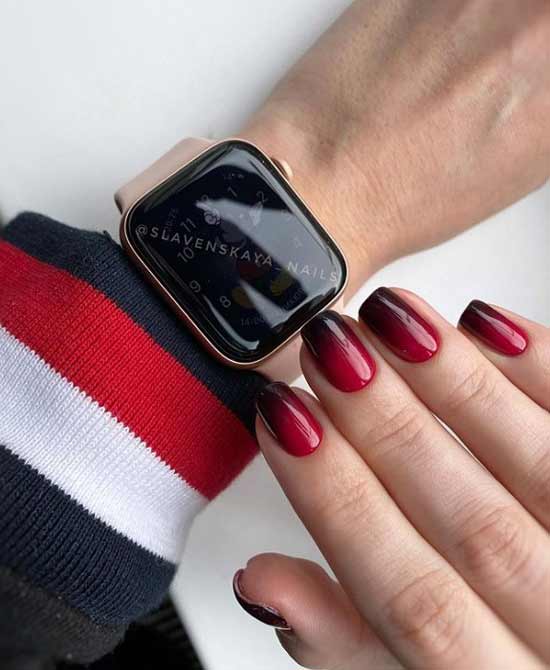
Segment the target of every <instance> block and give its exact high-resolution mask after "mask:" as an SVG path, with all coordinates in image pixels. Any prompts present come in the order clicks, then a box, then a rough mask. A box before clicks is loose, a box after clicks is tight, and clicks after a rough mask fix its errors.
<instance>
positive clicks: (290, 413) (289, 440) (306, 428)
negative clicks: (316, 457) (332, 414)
mask: <svg viewBox="0 0 550 670" xmlns="http://www.w3.org/2000/svg"><path fill="white" fill-rule="evenodd" d="M256 407H257V409H258V414H259V415H260V417H261V418H262V420H263V422H264V423H265V425H266V427H267V428H268V430H269V432H270V433H271V434H272V435H273V437H274V438H275V439H276V440H277V441H278V442H279V444H280V445H281V446H282V447H283V449H284V450H285V451H287V452H288V453H289V454H292V455H293V456H308V455H309V454H311V453H313V452H314V451H315V450H316V449H317V447H318V446H319V444H321V439H322V437H323V429H322V428H321V426H320V424H319V422H318V421H317V419H316V418H315V417H314V416H313V414H312V413H311V412H310V411H309V409H308V408H307V407H306V406H305V405H304V403H303V402H302V401H301V400H300V398H298V396H297V395H296V394H295V393H294V391H292V389H290V387H288V386H287V385H286V384H283V383H282V382H274V383H272V384H268V385H267V386H266V387H264V389H263V390H262V391H260V393H259V395H258V398H257V400H256Z"/></svg>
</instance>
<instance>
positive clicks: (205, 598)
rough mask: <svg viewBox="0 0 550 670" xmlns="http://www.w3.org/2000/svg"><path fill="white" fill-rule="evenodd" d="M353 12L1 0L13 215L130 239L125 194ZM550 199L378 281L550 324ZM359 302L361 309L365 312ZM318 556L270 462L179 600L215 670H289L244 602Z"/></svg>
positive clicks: (1, 186)
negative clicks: (180, 143) (277, 557)
mask: <svg viewBox="0 0 550 670" xmlns="http://www.w3.org/2000/svg"><path fill="white" fill-rule="evenodd" d="M347 4H348V2H347V1H345V0H321V1H320V0H277V2H274V1H271V2H268V1H267V0H231V2H226V1H223V2H222V1H221V0H178V1H176V0H94V1H93V2H77V1H75V0H51V1H50V2H44V0H2V2H1V4H0V211H1V212H2V214H3V217H4V218H9V217H10V216H12V215H13V214H15V213H16V212H17V211H19V210H21V209H34V210H38V211H41V212H44V213H46V214H49V215H51V216H53V217H56V218H58V219H60V220H62V221H65V222H69V223H72V224H73V225H77V226H81V227H87V228H90V227H91V228H97V229H100V230H103V229H107V230H109V231H110V232H111V233H112V234H116V230H117V223H118V221H117V213H116V211H115V207H114V204H113V201H112V193H113V191H114V190H115V188H116V187H117V186H118V185H119V184H121V183H123V182H125V181H126V180H127V179H128V178H130V177H132V176H133V175H134V174H135V173H137V172H139V171H140V170H141V169H142V168H143V167H145V166H146V165H148V164H149V163H150V162H151V161H152V160H153V159H155V158H156V157H157V156H158V155H160V154H161V153H163V152H164V151H165V150H166V149H167V148H169V146H171V145H172V144H174V143H175V142H176V141H177V140H178V139H180V138H181V137H183V136H186V135H193V134H199V135H210V136H213V137H222V136H224V135H227V134H230V133H232V132H235V130H236V129H237V128H238V127H239V124H240V123H241V122H242V121H243V120H244V119H245V118H246V116H247V115H248V114H249V113H250V112H251V111H252V110H253V109H254V108H255V107H256V106H257V105H258V104H259V103H260V102H261V100H262V99H263V98H264V96H265V95H266V94H267V92H268V91H269V89H270V88H271V86H272V85H273V83H274V82H275V81H276V80H277V79H278V78H279V77H280V75H281V74H282V73H283V72H284V71H285V69H286V68H287V67H288V66H289V65H290V64H291V63H292V62H293V61H294V60H295V59H296V58H297V57H298V55H299V54H300V53H301V52H302V51H303V50H304V49H305V48H307V46H308V45H309V44H311V43H312V41H313V40H314V39H315V38H316V37H317V36H318V35H319V34H320V33H321V32H322V31H323V30H324V29H325V27H326V26H328V25H329V23H331V21H332V20H333V19H334V18H335V17H336V16H337V15H338V14H339V13H340V11H341V10H342V9H343V8H344V7H345V6H347ZM549 213H550V190H549V188H548V187H546V188H545V189H543V190H541V191H539V192H538V193H535V194H533V195H531V196H529V197H528V198H526V199H525V200H523V201H522V202H520V203H518V204H516V205H514V206H513V207H511V208H510V209H508V210H507V211H505V212H503V213H501V214H500V215H498V216H497V217H495V218H494V219H492V220H491V221H488V222H486V223H484V224H482V225H480V226H478V227H477V228H476V229H474V230H472V231H470V232H468V233H466V234H464V235H462V236H461V237H460V238H458V239H455V240H453V241H452V242H449V243H447V244H445V245H443V246H441V247H439V248H437V249H434V250H431V251H428V252H425V253H422V254H418V255H416V256H414V257H410V258H407V259H404V260H402V261H400V262H398V263H394V264H393V265H392V266H390V267H388V268H386V269H385V270H384V271H383V272H380V273H378V274H377V275H376V276H375V277H373V278H372V279H371V280H370V281H369V282H368V284H367V286H366V287H365V288H364V290H363V292H362V295H363V296H364V295H365V294H366V293H367V292H368V291H369V290H372V289H373V288H375V287H376V286H377V285H380V284H387V285H397V286H404V287H406V288H409V289H412V290H415V291H417V292H419V293H420V294H421V295H422V296H424V297H425V298H426V299H427V300H429V301H430V302H431V303H432V304H433V305H434V306H436V307H437V308H438V309H439V310H440V311H441V312H442V313H443V314H444V315H445V316H447V317H448V318H449V319H451V320H456V318H457V317H458V315H459V313H460V312H461V310H462V309H463V307H464V306H465V305H466V303H467V302H468V301H469V300H470V299H471V298H473V297H480V298H483V299H485V300H489V301H492V302H495V303H497V304H498V303H500V304H502V305H503V306H506V307H508V308H510V309H513V310H517V311H519V312H521V313H522V314H524V315H526V316H528V317H530V318H533V319H537V320H540V321H543V322H545V323H547V324H548V323H550V295H549V294H550V289H549V286H550V263H549V260H548V257H549V252H550V226H549V218H550V214H549ZM357 305H358V300H356V301H354V302H353V303H352V304H351V305H350V308H349V311H350V312H351V313H353V312H354V311H355V310H356V309H357ZM262 551H281V552H287V553H289V554H294V555H300V556H308V557H317V552H316V549H315V547H314V546H313V544H312V542H311V541H310V540H309V539H308V537H307V536H306V534H305V532H304V531H303V529H302V528H301V526H300V524H299V523H298V522H297V521H296V520H295V519H294V517H293V515H292V514H291V512H290V510H289V507H288V505H287V503H286V502H285V500H284V499H283V497H282V495H281V493H280V491H279V490H278V488H277V486H276V485H275V483H274V482H273V479H272V477H271V475H270V473H269V472H268V471H267V469H266V467H265V466H264V463H263V462H262V461H261V460H260V459H257V460H256V462H255V463H254V464H253V465H252V466H251V467H250V468H249V469H248V470H247V471H246V472H245V473H244V474H243V475H242V476H241V477H240V479H239V480H238V481H237V482H236V483H235V485H233V486H232V487H231V488H230V490H228V491H227V492H226V493H225V494H223V495H222V496H221V497H220V498H219V499H218V500H217V501H216V502H215V503H213V504H212V505H211V506H210V507H209V508H208V510H207V511H206V512H205V513H204V514H203V515H202V516H201V518H200V519H199V520H198V522H197V523H196V525H195V527H194V530H193V532H192V535H191V539H190V542H189V546H188V550H187V553H186V557H185V561H184V563H183V565H182V567H181V570H180V572H179V574H178V578H177V580H176V583H175V586H174V594H175V596H176V598H177V601H178V603H179V606H180V609H181V612H182V613H183V615H184V618H185V620H186V624H187V626H188V628H189V630H190V632H191V634H192V636H193V637H194V639H195V641H196V643H197V646H198V648H199V651H200V654H201V656H202V658H203V661H204V663H205V665H206V667H207V670H257V669H258V668H261V670H290V669H291V668H295V664H294V663H292V662H291V661H290V660H289V659H288V657H286V655H285V654H284V653H283V652H282V651H280V650H279V649H278V646H277V643H276V641H275V639H274V636H273V633H272V632H271V631H270V630H268V629H267V628H265V627H263V626H262V625H261V624H258V623H256V622H254V621H252V620H251V619H250V618H249V617H248V616H247V615H246V614H244V613H243V612H242V611H241V610H240V609H239V608H238V606H237V605H236V604H235V603H234V601H233V597H232V594H231V587H230V584H231V577H232V575H233V573H234V572H235V570H236V569H237V568H239V567H240V566H242V565H244V564H245V563H246V560H247V559H248V558H249V557H250V556H252V555H254V554H255V553H258V552H262Z"/></svg>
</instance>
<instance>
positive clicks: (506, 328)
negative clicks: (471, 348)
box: [459, 300, 529, 356]
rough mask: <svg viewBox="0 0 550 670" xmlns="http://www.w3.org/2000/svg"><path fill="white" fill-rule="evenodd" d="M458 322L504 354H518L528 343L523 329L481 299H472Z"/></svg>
mask: <svg viewBox="0 0 550 670" xmlns="http://www.w3.org/2000/svg"><path fill="white" fill-rule="evenodd" d="M459 324H460V325H461V326H462V327H463V328H464V329H465V330H467V331H468V332H469V333H472V335H475V336H476V337H477V338H478V339H480V340H481V341H482V342H484V343H485V344H486V345H487V346H488V347H490V348H491V349H494V350H495V351H498V352H499V353H500V354H504V355H505V356H519V355H520V354H522V353H523V352H524V351H525V350H526V349H527V345H528V343H529V339H528V337H527V334H526V333H525V331H523V330H522V329H521V328H520V327H519V326H517V325H516V324H515V323H513V322H512V321H510V319H508V318H506V317H505V316H504V314H501V313H500V312H497V310H496V309H494V308H493V307H491V306H490V305H487V304H486V303H484V302H482V301H481V300H472V302H471V303H470V304H469V305H468V307H466V309H465V310H464V312H463V313H462V316H461V317H460V320H459Z"/></svg>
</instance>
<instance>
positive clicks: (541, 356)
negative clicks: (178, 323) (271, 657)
mask: <svg viewBox="0 0 550 670" xmlns="http://www.w3.org/2000/svg"><path fill="white" fill-rule="evenodd" d="M241 135H243V136H245V137H248V138H249V139H251V140H252V141H254V142H257V143H258V144H259V145H260V146H262V147H263V148H264V149H266V150H267V151H268V152H269V153H271V154H272V155H275V156H282V157H284V158H286V159H287V160H288V161H289V162H290V163H291V165H292V167H293V170H294V174H295V180H294V183H295V185H296V187H297V189H298V191H299V192H300V193H301V194H302V195H303V196H304V198H305V199H306V201H307V202H308V203H309V204H310V205H311V206H312V208H313V209H314V211H316V212H317V214H318V215H319V218H320V219H321V221H322V222H323V223H324V225H325V226H326V227H327V229H328V230H329V231H330V233H331V234H332V235H333V236H334V237H335V238H336V239H337V240H338V242H339V243H340V244H341V246H342V247H343V249H344V251H345V253H346V255H347V256H348V259H349V261H350V266H351V281H350V289H351V292H354V291H355V290H356V289H357V288H359V286H360V285H361V284H362V283H363V282H364V281H365V280H366V279H367V278H368V277H369V276H370V274H372V272H373V271H375V270H376V269H378V268H380V267H381V266H383V265H384V264H386V263H387V262H389V261H390V260H392V259H395V258H397V257H399V256H402V255H404V254H406V253H410V252H412V251H415V250H418V249H421V248H424V247H427V246H430V245H433V244H436V243H438V242H440V241H442V240H444V239H446V238H449V237H451V236H453V235H455V234H457V233H458V232H460V231H462V230H464V229H466V228H468V227H469V226H471V225H473V224H475V223H477V222H478V221H480V220H482V219H484V218H486V217H487V216H489V215H490V214H492V213H494V212H496V211H498V210H499V209H501V208H503V207H505V206H507V205H509V204H510V203H512V202H514V201H515V200H517V199H518V198H520V197H522V196H523V195H525V194H527V193H529V192H530V191H532V190H533V189H535V188H537V187H539V186H540V185H541V184H543V183H544V182H545V180H546V179H547V178H548V176H549V174H550V3H548V2H547V0H508V1H507V2H505V3H504V2H500V1H499V0H448V1H446V2H444V3H443V2H436V1H435V0H362V1H358V2H355V3H354V4H353V5H352V6H351V7H350V8H349V10H348V11H347V12H345V13H344V14H343V16H342V17H341V18H340V19H339V20H338V21H337V22H336V23H335V24H334V26H333V27H332V28H331V29H330V30H329V31H328V32H327V33H326V34H325V35H323V37H322V38H321V39H320V40H319V41H318V42H317V44H316V45H314V46H313V48H312V49H311V50H310V51H308V52H307V53H306V54H305V55H304V57H303V58H302V59H301V60H300V61H299V62H298V63H297V65H296V66H295V67H294V68H293V69H292V70H291V71H290V72H289V73H288V75H287V76H286V77H285V78H284V79H283V80H282V81H281V82H280V83H279V84H278V86H277V87H276V88H275V90H274V91H273V93H272V94H271V96H270V97H269V99H268V100H267V101H266V103H265V104H264V105H263V107H262V108H261V109H260V110H259V111H258V112H257V114H256V115H255V116H254V117H253V118H252V119H251V120H250V122H249V124H247V126H246V128H244V129H243V132H242V133H241ZM400 294H401V296H402V297H403V298H404V299H405V300H407V301H409V302H410V303H411V304H412V305H414V307H415V308H416V309H417V311H419V312H420V313H421V314H422V315H423V316H424V317H425V318H426V319H428V320H429V321H430V322H431V323H432V324H433V325H434V326H435V327H436V329H437V330H438V332H439V334H440V337H441V347H440V350H439V351H438V353H437V354H436V356H434V357H433V359H431V360H429V361H427V362H425V363H421V364H412V363H407V362H404V361H402V360H400V359H399V358H397V357H396V356H395V355H394V354H392V353H391V352H390V351H389V349H387V348H386V347H385V346H384V344H383V343H382V342H381V341H380V340H379V339H378V338H377V337H376V336H375V335H374V334H373V333H372V332H370V331H369V330H368V328H366V327H365V326H364V325H360V324H358V323H357V322H355V321H353V320H350V321H349V323H350V325H351V327H352V328H353V329H354V331H355V332H356V333H357V335H358V336H359V337H360V338H361V339H362V341H363V342H364V343H365V345H366V346H367V348H368V350H369V351H370V352H371V354H372V355H373V357H374V358H375V360H376V364H377V373H376V376H375V378H374V380H373V382H372V383H371V384H369V385H368V386H367V387H366V388H364V389H363V390H361V391H358V392H356V393H343V392H341V391H338V390H336V389H335V388H334V387H333V386H331V385H330V383H329V382H328V381H327V379H326V378H325V377H324V375H323V373H322V372H321V370H320V368H319V366H318V365H317V364H316V363H315V362H314V360H313V359H312V357H311V355H310V354H309V353H308V352H307V351H306V350H303V351H302V361H301V362H302V367H303V371H304V374H305V376H306V379H307V380H308V382H309V384H310V385H311V387H312V389H313V390H314V392H315V393H316V395H317V397H318V398H319V401H317V400H315V399H314V398H312V397H310V396H308V395H307V394H304V393H303V392H298V393H299V394H300V397H301V398H302V399H303V400H304V402H305V403H306V404H307V405H308V407H309V408H310V409H311V411H312V412H313V413H314V415H315V416H316V418H317V419H318V421H319V422H320V423H321V425H322V426H323V430H324V436H323V440H322V443H321V446H320V447H319V449H318V450H317V451H316V452H315V453H314V454H313V455H312V456H308V457H306V458H301V459H299V458H294V457H292V456H291V455H289V454H287V453H286V452H285V451H283V449H281V448H280V446H279V445H278V444H277V442H276V440H275V439H274V438H273V436H272V435H271V433H270V432H269V431H268V430H267V429H266V428H265V426H264V425H263V424H262V422H261V420H260V419H259V420H258V424H257V433H258V440H259V443H260V446H261V449H262V451H263V453H264V455H265V457H266V459H267V462H268V463H269V465H270V466H271V468H272V469H273V472H274V474H275V476H276V477H277V478H278V480H279V482H280V484H281V486H282V488H283V490H284V492H285V493H286V495H287V496H288V497H289V499H290V501H291V503H292V505H293V506H294V508H295V509H296V512H297V513H298V515H299V516H300V517H301V519H302V520H303V522H304V524H305V525H306V527H307V528H308V530H309V531H310V533H311V534H312V536H313V538H314V539H315V541H316V542H317V544H318V546H319V547H320V549H321V551H322V552H323V554H324V556H325V558H326V559H327V561H328V563H329V564H330V566H331V568H332V570H333V572H334V573H335V575H336V577H337V581H334V580H332V579H331V578H329V577H328V575H327V574H326V573H325V572H324V571H323V570H322V569H321V568H319V567H318V566H316V565H314V564H312V563H310V562H308V561H303V560H300V559H293V558H290V557H284V556H279V555H276V554H265V555H261V556H257V557H255V558H253V559H251V561H250V562H249V564H248V566H247V567H246V569H245V570H244V572H243V574H242V577H241V588H242V591H243V592H244V593H245V594H246V596H247V598H249V599H251V600H252V601H255V602H259V603H265V604H268V605H270V606H271V607H273V608H275V609H277V610H278V611H279V612H281V614H282V615H283V616H284V617H285V619H286V620H287V621H288V622H289V624H290V625H291V626H292V629H293V632H292V633H290V634H288V633H278V636H279V639H280V641H281V643H282V644H283V646H284V647H285V648H286V649H287V651H288V652H289V653H290V655H291V656H293V658H295V659H296V660H297V662H299V663H300V664H301V665H303V666H305V667H311V668H328V669H330V670H356V669H357V670H359V669H361V670H364V668H366V667H369V668H370V667H372V668H376V670H379V669H381V668H402V667H406V668H422V670H425V669H429V668H433V669H434V670H435V669H437V670H439V669H440V668H446V670H452V669H453V668H457V669H460V670H463V669H465V668H488V669H492V668H495V669H497V668H498V669H500V668H508V667H510V668H516V667H517V668H522V669H524V670H527V669H529V668H541V667H546V666H545V663H546V664H547V663H550V641H549V640H550V638H549V637H548V630H549V626H550V609H549V607H550V606H549V605H548V603H550V566H549V564H548V560H547V557H548V555H550V540H549V536H548V531H549V530H550V500H549V497H548V491H550V465H549V464H550V443H549V441H548V435H550V417H549V415H548V411H547V410H548V402H549V401H548V398H550V382H549V380H550V333H549V331H548V329H547V328H545V327H543V326H541V325H539V324H534V323H532V322H530V321H528V320H526V319H523V318H521V317H519V316H518V315H514V314H511V313H509V312H506V311H505V310H500V311H502V313H504V314H506V315H507V316H508V317H509V318H511V319H512V320H514V321H515V322H516V323H518V324H519V325H520V326H521V327H522V328H523V330H524V331H525V332H526V333H527V334H528V336H529V342H530V343H529V347H528V348H527V350H526V351H525V352H524V353H523V354H522V355H521V356H518V357H514V358H509V357H504V356H502V355H500V354H497V353H495V352H493V351H491V350H490V349H489V348H487V347H486V346H485V345H483V344H482V343H481V342H479V341H477V340H476V339H475V338H474V337H473V336H471V335H470V334H468V333H466V332H464V331H462V330H461V329H456V328H454V327H453V326H452V325H450V324H448V323H447V322H446V321H445V320H444V319H442V317H441V316H440V315H438V314H437V313H436V312H435V311H434V310H433V309H432V308H431V307H430V306H428V305H427V304H426V303H424V302H423V301H422V300H421V299H420V298H418V297H417V296H414V295H412V294H410V293H409V292H406V291H401V292H400ZM499 309H500V308H499ZM434 415H435V416H438V417H439V418H441V419H442V420H443V421H444V422H446V423H447V424H448V425H449V426H450V428H451V429H452V430H453V431H454V432H455V434H456V435H458V436H459V437H460V438H461V440H462V441H463V442H464V444H466V446H467V447H468V448H469V449H470V450H471V452H472V453H473V455H474V456H475V457H476V458H472V456H471V455H470V454H469V453H468V452H467V451H465V450H464V449H463V448H462V447H461V445H460V444H459V443H458V442H457V441H456V440H455V439H454V438H453V437H451V436H450V435H449V434H448V433H447V432H446V431H445V430H444V429H443V428H442V427H441V425H440V424H439V423H438V422H437V421H436V420H435V419H434V418H433V417H434ZM476 459H477V460H476Z"/></svg>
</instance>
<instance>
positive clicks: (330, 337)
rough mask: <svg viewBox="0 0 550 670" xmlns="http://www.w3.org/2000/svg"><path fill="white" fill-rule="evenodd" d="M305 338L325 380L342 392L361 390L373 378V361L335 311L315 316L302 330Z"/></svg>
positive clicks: (374, 369) (374, 367) (374, 368)
mask: <svg viewBox="0 0 550 670" xmlns="http://www.w3.org/2000/svg"><path fill="white" fill-rule="evenodd" d="M302 337H303V339H304V342H305V343H306V346H307V348H308V349H309V351H310V352H311V354H312V355H313V357H314V358H315V360H316V361H317V364H318V366H319V368H320V369H321V370H322V372H323V373H324V375H325V377H326V378H327V379H328V380H329V382H330V383H331V384H332V385H333V386H335V387H336V388H337V389H339V390H340V391H346V392H350V391H359V390H360V389H362V388H364V387H365V386H366V385H367V384H368V383H369V382H370V381H371V379H372V378H373V377H374V373H375V371H376V364H375V362H374V360H373V359H372V357H371V355H370V354H369V352H368V351H367V350H366V348H365V346H364V345H363V343H362V342H361V340H360V339H359V338H358V337H357V335H356V334H355V333H354V332H353V330H352V329H351V328H350V327H349V326H348V324H347V323H346V322H345V321H344V319H343V318H342V317H341V316H340V315H339V314H337V313H336V312H322V313H321V314H319V315H318V316H316V317H315V318H314V319H312V320H311V321H310V322H309V323H308V324H307V325H306V326H305V327H304V328H302Z"/></svg>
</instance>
